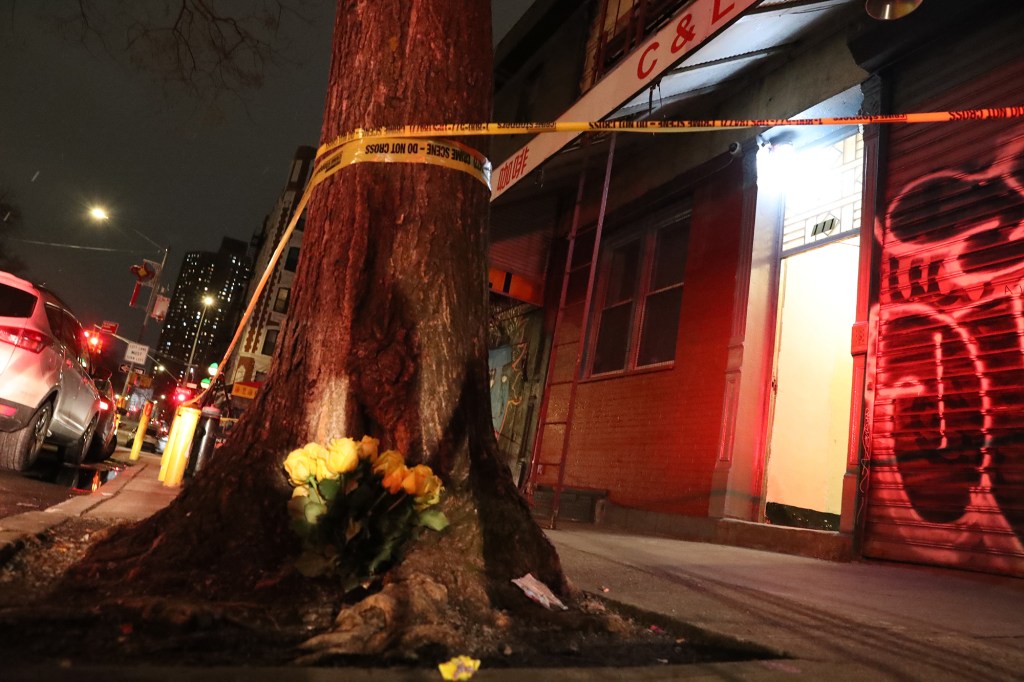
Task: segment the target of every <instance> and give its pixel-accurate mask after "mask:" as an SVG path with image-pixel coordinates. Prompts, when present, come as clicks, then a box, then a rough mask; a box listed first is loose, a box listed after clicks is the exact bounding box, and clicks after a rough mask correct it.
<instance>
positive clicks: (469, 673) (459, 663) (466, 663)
mask: <svg viewBox="0 0 1024 682" xmlns="http://www.w3.org/2000/svg"><path fill="white" fill-rule="evenodd" d="M437 669H438V670H440V671H441V677H443V678H444V679H446V680H457V681H458V680H468V679H469V678H471V677H473V675H474V673H476V671H477V670H479V669H480V661H478V660H477V659H475V658H470V657H469V656H456V657H455V658H453V659H452V660H450V661H447V662H445V663H439V664H438V666H437Z"/></svg>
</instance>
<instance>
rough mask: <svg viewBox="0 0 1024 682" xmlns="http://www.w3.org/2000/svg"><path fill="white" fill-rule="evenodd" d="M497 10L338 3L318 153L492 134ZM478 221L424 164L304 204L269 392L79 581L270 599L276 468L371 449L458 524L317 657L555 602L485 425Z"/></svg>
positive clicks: (279, 542) (481, 2)
mask: <svg viewBox="0 0 1024 682" xmlns="http://www.w3.org/2000/svg"><path fill="white" fill-rule="evenodd" d="M489 4H490V3H489V0H415V1H410V0H339V3H338V13H337V18H336V25H335V40H334V48H333V49H334V55H333V59H332V66H331V71H330V80H329V84H328V92H327V102H326V107H325V115H324V125H323V131H322V138H323V140H325V141H327V140H331V139H334V138H335V137H336V136H338V135H340V134H343V133H347V132H350V131H352V130H354V129H356V128H360V127H363V128H369V127H376V126H397V125H403V124H413V123H423V124H428V123H443V122H464V121H485V120H487V119H488V118H489V114H490V106H491V90H492V80H491V69H492V65H491V41H490V7H489ZM469 144H473V140H470V141H469ZM487 213H488V192H487V190H486V188H485V187H484V186H483V184H482V183H480V182H479V181H478V180H476V179H473V178H471V177H470V176H468V175H466V174H464V173H461V172H458V171H455V170H452V169H447V168H440V167H436V166H429V165H420V164H404V163H389V164H377V163H372V164H371V163H367V164H358V165H356V166H352V167H349V168H347V169H344V170H342V171H341V172H339V173H337V174H335V175H334V176H333V177H332V178H331V179H329V180H328V181H326V182H325V183H324V184H322V185H321V186H320V187H319V188H318V189H317V190H315V194H314V197H313V200H312V202H311V205H310V208H309V211H308V220H307V221H306V226H305V234H304V237H303V247H302V255H301V259H300V262H299V266H298V271H297V273H296V280H295V284H294V288H293V301H292V306H291V308H290V310H289V315H288V319H287V323H286V326H285V329H284V330H283V332H282V334H281V336H280V337H279V341H278V347H277V350H276V352H275V357H274V362H273V366H272V369H271V372H270V376H269V377H268V380H267V382H266V385H265V388H264V390H263V392H262V393H261V395H260V396H259V398H258V399H257V400H256V402H255V404H254V405H253V406H252V407H251V408H250V409H249V410H248V411H247V412H246V414H245V415H244V416H243V417H242V419H241V421H240V422H239V424H238V425H237V427H236V428H235V430H234V433H233V435H232V439H231V441H230V442H229V443H228V444H227V445H225V447H224V448H222V449H221V450H220V451H218V452H217V453H216V455H215V456H214V457H212V458H211V460H210V462H209V463H208V465H207V466H206V467H205V468H204V469H203V471H202V472H201V473H200V474H199V475H198V476H197V477H196V479H195V480H194V481H193V482H191V483H189V484H188V485H187V487H186V488H185V490H184V491H183V492H182V494H181V495H180V496H179V498H178V499H177V500H176V501H175V503H174V504H173V505H172V506H171V507H169V508H168V509H167V510H165V511H164V512H162V513H160V514H158V515H156V516H154V517H152V518H151V519H149V520H148V521H147V522H145V523H143V524H141V525H140V526H138V527H136V528H133V529H131V530H130V531H127V532H124V533H119V534H117V535H116V536H115V537H113V538H111V539H110V541H108V542H106V543H103V544H102V545H100V546H98V547H97V548H96V549H95V550H94V551H93V553H92V554H91V555H90V557H88V558H87V560H86V562H85V563H84V564H83V565H82V566H80V567H79V570H78V571H77V576H78V578H81V577H82V576H86V575H92V576H94V577H96V576H108V577H113V578H114V579H116V580H123V579H130V580H129V581H128V582H130V583H132V584H134V585H136V586H138V587H140V588H141V587H142V586H145V587H146V588H147V589H151V590H152V589H160V590H182V591H187V592H193V593H201V594H206V595H207V596H214V597H215V596H216V595H217V594H219V593H223V592H224V591H225V590H233V591H236V592H237V591H245V590H257V589H262V588H263V587H265V586H266V585H268V584H271V583H273V582H274V581H275V580H276V579H277V578H275V577H274V576H280V575H283V574H284V573H287V566H288V559H289V557H291V556H292V555H293V554H294V552H295V550H296V541H295V539H294V538H293V537H292V534H291V533H290V531H289V530H288V518H287V514H286V511H285V507H286V502H287V499H288V497H289V494H290V490H291V489H290V486H289V485H288V483H287V481H286V479H285V476H284V474H283V470H282V466H281V464H282V461H283V459H284V457H285V456H286V455H287V453H288V452H289V451H290V450H291V449H293V448H295V447H299V446H301V445H303V444H305V443H306V442H309V441H320V442H325V441H326V440H327V439H329V438H332V437H340V436H352V437H355V438H356V439H358V438H359V437H361V436H362V435H364V434H368V435H371V436H374V437H377V438H379V439H380V440H381V447H382V448H392V449H397V450H400V451H402V452H403V453H405V455H406V458H407V460H408V461H410V462H412V463H416V462H423V463H427V464H429V465H431V466H432V467H433V468H434V470H435V471H437V472H438V473H439V474H440V475H441V477H442V478H443V479H444V481H445V486H446V491H447V492H446V498H445V499H446V501H445V502H444V504H443V509H444V511H445V512H446V513H447V514H448V516H449V518H451V520H452V525H451V526H449V528H448V529H446V530H445V531H444V532H442V533H441V534H440V535H438V534H434V533H430V534H428V535H424V536H421V539H420V540H418V541H417V542H416V545H415V546H414V548H413V550H412V551H411V552H409V554H408V555H407V557H406V559H405V561H404V562H403V563H402V564H401V565H400V566H399V567H397V568H396V569H395V570H393V571H392V574H391V575H390V576H389V578H388V580H387V581H386V585H385V587H384V589H383V590H382V591H381V592H379V593H377V594H375V595H372V596H370V597H368V598H367V599H366V600H365V601H364V602H363V603H362V604H358V605H355V606H353V607H351V608H348V609H346V610H344V611H343V612H342V614H341V617H339V622H338V625H337V627H336V632H335V633H333V634H331V635H325V636H324V637H322V638H321V639H320V640H318V641H316V642H314V644H313V647H314V649H315V650H317V651H320V652H330V653H347V652H357V653H360V652H361V653H373V652H379V651H387V650H389V649H391V648H395V647H405V648H407V649H408V648H409V647H412V648H415V647H417V646H420V645H423V646H426V645H429V644H430V643H431V642H434V643H437V642H440V643H442V644H444V645H446V646H457V645H459V643H460V639H459V638H460V636H462V635H460V634H459V631H460V629H464V626H465V619H467V618H469V619H473V618H476V619H478V620H481V619H482V620H487V619H489V618H493V609H494V608H508V607H510V606H512V605H514V604H515V603H516V599H517V598H518V599H520V600H521V599H522V596H521V595H518V594H516V593H515V592H514V591H513V590H512V588H511V587H510V585H509V580H510V579H511V578H514V577H519V576H521V575H523V574H525V573H533V574H534V575H535V576H536V577H537V578H539V579H541V580H543V581H544V582H546V583H547V584H548V585H549V586H550V587H552V589H554V590H555V591H556V592H559V593H564V592H565V590H566V584H565V580H564V577H563V575H562V571H561V568H560V566H559V562H558V558H557V555H556V553H555V551H554V549H553V548H552V546H551V545H550V543H549V542H548V541H547V539H546V538H545V537H544V535H543V533H542V532H541V531H540V529H539V528H538V527H537V526H536V524H535V523H534V522H533V520H532V518H531V516H530V514H529V510H528V508H527V507H526V505H525V503H524V502H523V500H522V499H521V497H520V495H519V493H518V491H517V490H516V489H515V486H514V485H513V482H512V479H511V475H510V473H509V471H508V469H507V468H506V467H505V466H504V465H503V464H501V462H500V459H499V457H498V451H497V445H496V443H495V440H494V434H493V430H492V427H491V422H490V402H489V396H488V385H487V349H486V340H485V322H486V314H487V286H486V272H485V269H486V252H487V243H486V224H487ZM198 572H202V574H203V579H202V581H199V584H195V583H196V580H195V579H194V578H195V575H196V574H197V573H198ZM122 587H123V585H122ZM445 610H448V611H450V613H451V614H452V615H450V616H446V614H445V613H444V611H445ZM381 614H384V615H381ZM388 614H390V615H388ZM487 614H492V615H487ZM413 616H414V617H413ZM446 618H447V619H448V620H449V621H452V622H446ZM454 621H458V624H456V622H454Z"/></svg>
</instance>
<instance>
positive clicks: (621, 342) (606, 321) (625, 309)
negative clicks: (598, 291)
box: [591, 303, 633, 374]
mask: <svg viewBox="0 0 1024 682" xmlns="http://www.w3.org/2000/svg"><path fill="white" fill-rule="evenodd" d="M632 312H633V304H632V303H626V304H624V305H619V306H615V307H614V308H606V309H605V310H604V311H603V312H602V313H601V328H600V329H599V330H598V332H597V344H596V345H595V347H594V365H593V369H592V370H591V372H592V373H593V374H600V373H602V372H614V371H617V370H622V369H625V368H626V351H627V350H628V348H629V327H630V324H629V322H630V318H631V317H632Z"/></svg>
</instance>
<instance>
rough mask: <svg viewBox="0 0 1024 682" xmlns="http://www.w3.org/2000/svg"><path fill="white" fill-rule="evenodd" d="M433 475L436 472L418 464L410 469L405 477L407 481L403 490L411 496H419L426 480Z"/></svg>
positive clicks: (403, 485)
mask: <svg viewBox="0 0 1024 682" xmlns="http://www.w3.org/2000/svg"><path fill="white" fill-rule="evenodd" d="M433 475H434V472H433V471H431V470H430V467H428V466H427V465H426V464H417V465H416V466H414V467H413V468H411V469H409V473H407V474H406V475H405V479H404V480H403V481H402V489H403V490H405V492H407V493H408V494H410V495H414V496H415V495H419V494H420V489H421V488H422V487H423V485H424V484H425V483H426V480H427V479H428V478H429V477H431V476H433Z"/></svg>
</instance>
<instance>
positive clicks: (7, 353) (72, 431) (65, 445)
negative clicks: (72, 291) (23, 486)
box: [0, 271, 100, 471]
mask: <svg viewBox="0 0 1024 682" xmlns="http://www.w3.org/2000/svg"><path fill="white" fill-rule="evenodd" d="M90 368H91V359H90V357H89V350H88V347H87V345H86V343H85V338H84V334H83V330H82V325H81V324H80V323H79V322H78V320H77V319H75V316H74V315H73V314H72V313H71V311H70V310H69V309H68V307H67V306H66V305H65V304H64V303H63V302H62V301H61V300H60V299H59V298H57V296H55V295H54V294H53V293H52V292H50V291H47V290H46V289H44V288H42V287H39V286H36V285H33V284H32V283H30V282H27V281H25V280H23V279H20V278H18V277H15V276H14V275H11V274H10V273H7V272H3V271H0V468H3V469H12V470H15V471H24V470H25V469H27V468H28V467H30V466H31V465H32V463H33V462H34V461H35V459H36V456H37V455H38V454H39V450H40V448H41V447H42V445H43V441H44V440H48V441H50V442H53V443H55V444H57V445H58V446H59V448H60V453H61V456H62V457H63V458H64V460H65V461H70V462H74V463H80V462H81V461H82V459H83V457H84V456H85V453H86V452H87V450H88V448H89V445H90V443H91V441H92V436H93V432H94V430H95V428H96V422H97V414H98V413H99V405H100V397H99V393H98V392H97V391H96V386H95V385H94V384H93V381H92V378H91V377H90Z"/></svg>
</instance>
